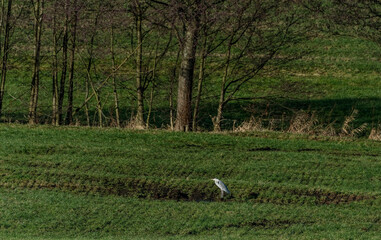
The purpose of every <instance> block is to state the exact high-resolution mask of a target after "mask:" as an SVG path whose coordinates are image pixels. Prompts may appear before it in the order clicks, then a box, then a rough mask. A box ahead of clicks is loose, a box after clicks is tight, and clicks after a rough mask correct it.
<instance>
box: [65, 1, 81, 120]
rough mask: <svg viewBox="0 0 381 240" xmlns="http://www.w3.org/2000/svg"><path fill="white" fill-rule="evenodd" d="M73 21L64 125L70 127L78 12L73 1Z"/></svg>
mask: <svg viewBox="0 0 381 240" xmlns="http://www.w3.org/2000/svg"><path fill="white" fill-rule="evenodd" d="M73 8H74V19H73V25H72V28H73V29H72V47H71V55H70V72H69V89H68V93H67V96H68V101H67V102H68V107H67V112H66V124H67V125H71V124H72V123H73V91H74V63H75V47H76V35H77V22H78V10H77V9H76V8H77V0H74V4H73Z"/></svg>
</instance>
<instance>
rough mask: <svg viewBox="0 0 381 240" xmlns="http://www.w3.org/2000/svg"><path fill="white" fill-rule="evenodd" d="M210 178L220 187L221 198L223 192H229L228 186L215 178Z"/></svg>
mask: <svg viewBox="0 0 381 240" xmlns="http://www.w3.org/2000/svg"><path fill="white" fill-rule="evenodd" d="M211 180H213V181H214V183H215V184H216V185H217V187H219V188H220V189H221V198H224V192H226V193H227V194H230V191H229V189H228V187H227V186H226V185H225V183H223V182H222V181H221V180H219V179H217V178H213V179H211Z"/></svg>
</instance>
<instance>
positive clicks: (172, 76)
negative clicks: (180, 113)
mask: <svg viewBox="0 0 381 240" xmlns="http://www.w3.org/2000/svg"><path fill="white" fill-rule="evenodd" d="M180 52H181V49H180V48H179V50H178V51H177V55H176V62H175V66H174V67H173V69H172V71H171V72H170V76H169V78H170V84H169V124H170V127H171V130H172V131H173V130H174V128H175V124H174V122H175V121H174V114H173V111H174V108H173V85H174V83H175V79H176V75H177V68H178V63H179V58H180Z"/></svg>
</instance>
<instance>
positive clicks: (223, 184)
mask: <svg viewBox="0 0 381 240" xmlns="http://www.w3.org/2000/svg"><path fill="white" fill-rule="evenodd" d="M219 184H220V186H219V187H220V188H221V190H222V191H224V192H226V193H227V194H230V191H229V189H228V187H227V186H226V185H225V183H223V182H222V181H220V182H219Z"/></svg>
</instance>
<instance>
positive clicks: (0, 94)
mask: <svg viewBox="0 0 381 240" xmlns="http://www.w3.org/2000/svg"><path fill="white" fill-rule="evenodd" d="M3 4H4V2H3ZM3 14H4V13H3ZM11 14H12V0H8V9H7V18H6V19H5V34H4V35H5V36H4V46H3V51H4V53H3V61H2V67H1V84H0V116H1V112H2V107H3V98H4V91H5V81H6V79H7V65H8V54H9V31H10V18H11ZM2 21H4V16H2Z"/></svg>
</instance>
